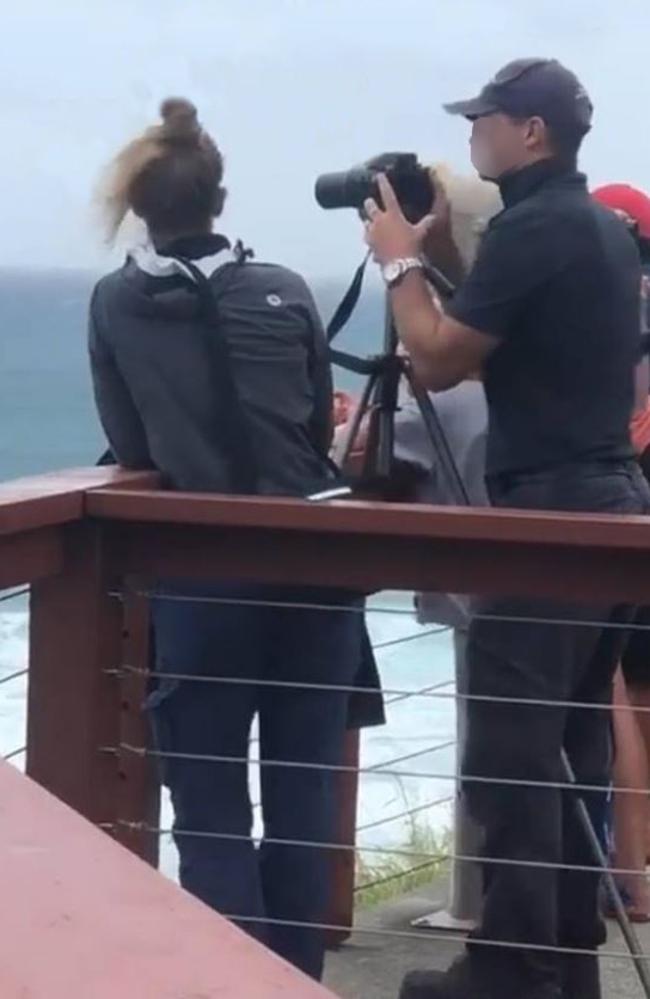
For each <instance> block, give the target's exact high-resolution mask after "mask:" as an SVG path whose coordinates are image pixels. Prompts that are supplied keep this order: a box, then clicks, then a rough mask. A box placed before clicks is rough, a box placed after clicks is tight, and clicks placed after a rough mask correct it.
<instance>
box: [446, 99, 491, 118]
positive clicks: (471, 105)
mask: <svg viewBox="0 0 650 999" xmlns="http://www.w3.org/2000/svg"><path fill="white" fill-rule="evenodd" d="M442 106H443V108H444V109H445V111H446V112H447V114H457V115H462V117H463V118H482V117H483V116H484V115H487V114H496V112H497V111H498V110H499V109H498V108H497V107H496V106H495V105H494V104H490V102H489V101H486V100H485V98H484V97H474V98H473V99H472V100H469V101H456V102H455V103H454V104H443V105H442Z"/></svg>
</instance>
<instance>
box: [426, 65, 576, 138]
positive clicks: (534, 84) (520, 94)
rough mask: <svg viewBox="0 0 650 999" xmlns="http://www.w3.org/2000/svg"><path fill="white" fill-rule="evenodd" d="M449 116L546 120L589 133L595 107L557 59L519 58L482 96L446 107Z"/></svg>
mask: <svg viewBox="0 0 650 999" xmlns="http://www.w3.org/2000/svg"><path fill="white" fill-rule="evenodd" d="M444 108H445V111H447V112H448V113H449V114H459V115H463V117H465V118H469V119H470V120H473V119H474V118H483V117H485V116H486V115H491V114H499V113H501V114H507V115H511V116H512V117H514V118H520V117H521V118H535V117H539V118H542V120H543V121H545V122H546V123H547V124H549V125H563V126H566V127H570V126H573V127H575V128H576V130H581V131H582V132H588V131H589V129H590V128H591V119H592V116H593V110H594V109H593V105H592V103H591V100H590V99H589V95H588V93H587V91H586V90H585V88H584V87H583V86H582V84H581V83H580V80H579V79H578V77H577V76H576V75H575V74H574V73H572V72H571V70H569V69H567V68H566V67H565V66H563V65H562V64H561V63H559V62H558V61H557V59H517V60H516V61H515V62H510V63H508V65H507V66H504V67H503V69H502V70H500V71H499V72H498V73H497V75H496V76H495V77H494V78H493V79H492V80H490V82H489V83H488V84H486V86H485V87H483V89H482V91H481V93H480V94H479V96H478V97H475V98H473V99H472V100H468V101H458V102H456V103H455V104H445V105H444Z"/></svg>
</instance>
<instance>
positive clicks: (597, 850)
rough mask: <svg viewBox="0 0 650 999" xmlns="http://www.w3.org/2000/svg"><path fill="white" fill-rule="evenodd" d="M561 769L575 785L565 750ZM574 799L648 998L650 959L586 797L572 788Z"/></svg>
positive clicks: (573, 774) (649, 994)
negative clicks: (645, 953) (642, 944)
mask: <svg viewBox="0 0 650 999" xmlns="http://www.w3.org/2000/svg"><path fill="white" fill-rule="evenodd" d="M562 770H563V771H564V777H565V780H566V782H567V784H571V785H575V783H576V777H575V773H574V771H573V767H572V765H571V761H570V759H569V757H568V756H567V753H566V751H565V750H564V749H563V750H562ZM572 794H573V799H574V803H575V807H576V812H577V815H578V818H579V820H580V824H581V826H582V828H583V830H584V833H585V836H586V837H587V840H588V842H589V846H590V848H591V852H592V854H593V857H594V862H595V864H596V865H597V866H598V867H600V868H601V869H602V872H603V877H604V879H605V884H606V886H607V891H608V893H609V894H610V897H611V899H612V901H613V904H614V912H615V913H616V922H617V923H618V925H619V926H620V928H621V933H622V934H623V937H624V938H625V943H626V944H627V947H628V949H629V951H630V954H631V955H632V957H633V959H634V965H635V967H636V970H637V973H638V976H639V979H640V981H641V986H642V988H643V991H644V993H645V995H646V997H647V999H650V969H649V968H648V962H647V958H646V957H645V955H644V953H643V948H642V946H641V941H640V940H639V937H638V935H637V933H636V930H635V929H634V927H633V926H632V923H631V922H630V920H629V918H628V914H627V912H626V911H625V906H624V904H623V899H622V898H621V893H620V891H619V890H618V885H617V884H616V880H615V878H614V876H613V875H612V874H611V873H610V872H609V870H608V863H607V857H606V856H605V852H604V850H603V848H602V845H601V842H600V840H599V839H598V833H597V832H596V830H595V829H594V824H593V822H592V821H591V816H590V814H589V811H588V809H587V806H586V804H585V802H584V798H583V797H582V795H581V794H580V792H579V791H573V792H572Z"/></svg>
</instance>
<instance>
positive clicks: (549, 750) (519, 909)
mask: <svg viewBox="0 0 650 999" xmlns="http://www.w3.org/2000/svg"><path fill="white" fill-rule="evenodd" d="M489 485H490V493H491V499H492V502H493V504H494V505H495V506H498V507H509V508H514V509H529V510H555V511H570V512H578V511H582V512H594V513H621V514H637V513H647V512H650V492H649V491H648V487H647V484H646V482H645V480H644V479H643V477H642V475H641V473H640V471H639V470H638V468H637V466H636V463H634V462H630V463H625V462H623V463H620V464H617V463H611V464H605V463H594V464H584V465H581V466H573V467H566V468H558V469H555V470H554V471H552V472H544V473H542V472H540V473H537V474H531V475H520V476H501V477H499V478H497V479H493V480H491V481H490V483H489ZM576 597H577V598H578V599H576V602H575V605H573V606H569V605H568V604H567V603H559V602H558V601H557V600H555V601H551V600H546V601H542V600H537V599H527V598H508V597H504V598H502V599H489V600H483V601H479V602H477V607H476V611H477V617H476V618H475V619H474V621H473V623H472V626H471V630H470V637H469V647H468V663H469V670H470V678H469V693H470V701H469V706H468V707H469V718H468V725H469V735H468V745H467V751H466V755H465V760H464V766H463V773H464V774H465V776H466V778H471V777H478V778H487V781H486V782H480V781H478V782H473V781H472V780H471V779H467V784H466V792H467V797H468V806H469V809H470V812H471V814H472V815H473V817H474V818H475V819H476V820H477V821H478V822H479V823H480V824H481V825H482V826H483V829H484V835H485V838H484V848H483V856H484V858H485V861H486V862H485V863H484V867H483V871H484V896H485V897H484V915H483V919H482V923H481V925H480V927H479V929H478V930H477V931H476V933H475V934H474V938H475V939H476V940H479V941H489V940H495V941H502V942H506V941H511V942H514V943H520V944H521V943H523V944H525V943H531V944H533V945H537V946H538V947H539V948H540V949H539V950H534V949H527V948H524V949H515V948H510V949H507V948H506V949H504V948H497V947H494V948H493V947H489V946H485V945H483V944H481V946H479V945H478V944H476V945H475V944H473V943H472V942H471V941H470V944H469V947H470V955H471V959H472V963H474V962H476V964H477V965H480V966H481V974H482V975H483V976H484V980H485V979H486V978H487V979H489V980H490V981H492V982H493V983H494V986H495V988H496V990H497V992H498V994H500V995H501V994H502V995H504V996H505V995H507V994H508V992H507V989H508V988H512V987H513V985H515V987H516V988H518V989H519V990H520V991H519V992H513V995H514V994H517V995H519V994H522V995H524V994H527V993H526V992H525V990H526V989H527V988H530V989H531V990H532V989H533V988H534V987H535V986H542V985H543V984H544V983H546V982H547V983H548V984H549V994H550V993H551V992H552V991H553V989H552V986H553V985H554V984H555V985H557V984H558V981H559V974H560V973H559V965H560V962H559V961H558V959H557V957H556V955H554V954H553V953H552V951H546V950H544V949H543V948H545V947H549V948H554V947H558V946H559V947H565V948H587V949H590V950H591V949H595V948H597V947H598V946H599V945H600V944H602V943H603V942H604V939H605V930H604V924H603V923H602V920H601V918H600V916H599V911H598V886H599V876H598V875H597V874H594V873H590V872H584V871H568V870H558V869H553V866H552V865H582V866H593V865H594V860H593V855H592V853H591V851H590V849H589V845H588V843H587V840H586V837H585V834H584V831H583V829H582V827H581V826H580V824H579V822H578V819H577V815H576V812H575V807H574V800H573V798H572V796H571V793H570V792H566V791H563V790H560V789H558V788H553V787H546V788H540V787H534V786H531V785H532V784H533V783H534V782H540V783H548V784H554V783H558V784H562V783H565V777H564V774H563V771H562V768H561V749H562V747H564V748H565V749H566V751H567V753H568V755H569V757H570V760H571V762H572V764H573V767H574V770H575V773H576V778H577V781H578V783H580V784H588V785H595V786H597V787H602V788H603V792H602V793H601V792H592V793H591V794H588V795H586V796H585V799H586V801H587V804H588V807H589V808H590V811H591V813H592V816H593V818H594V821H595V822H599V823H600V822H602V815H603V812H604V802H605V798H606V793H607V792H606V789H607V786H608V783H609V779H610V766H611V738H610V725H611V716H610V712H609V711H608V710H603V709H602V708H600V709H598V708H593V709H592V708H589V707H587V708H580V707H576V708H569V707H567V706H566V705H565V703H564V702H569V701H573V702H583V703H584V702H588V703H594V704H598V705H609V704H611V697H612V678H613V674H614V671H615V669H616V665H617V662H618V659H619V655H620V651H621V648H622V645H623V642H624V640H625V630H624V629H622V628H620V627H619V628H615V627H610V628H606V627H603V623H606V622H608V621H609V622H613V623H616V622H621V621H625V620H626V619H627V616H628V615H629V609H628V608H623V607H618V608H616V607H614V606H612V605H610V606H601V607H594V606H585V605H584V603H583V604H581V603H580V602H579V594H576ZM499 618H502V620H499ZM503 618H506V619H509V620H503ZM512 618H515V621H513V620H512ZM517 619H519V620H517ZM531 619H536V620H531ZM547 621H557V622H558V623H556V624H553V623H545V622H547ZM576 622H580V623H579V624H576ZM472 697H475V698H479V699H478V700H473V699H471V698H472ZM483 697H486V698H488V699H489V698H515V699H517V698H521V699H522V700H524V701H525V700H538V701H553V702H559V703H558V704H557V706H555V705H553V706H550V707H548V706H544V705H535V704H531V705H526V704H509V703H498V702H497V703H495V702H490V701H489V700H486V701H484V700H481V698H483ZM501 779H505V780H510V781H514V782H515V783H513V784H510V785H507V784H506V785H499V784H497V783H491V781H498V780H501ZM519 781H522V782H524V784H523V786H522V785H519V784H517V783H516V782H519ZM495 859H496V860H497V863H490V862H489V861H490V860H495ZM499 860H509V861H513V860H514V861H519V862H520V865H517V864H514V865H513V864H506V863H503V864H500V863H498V861H499ZM531 864H532V865H534V864H540V865H551V866H550V867H549V866H539V867H535V866H527V865H531ZM499 989H500V990H501V991H500V992H499V991H498V990H499ZM495 994H496V993H495Z"/></svg>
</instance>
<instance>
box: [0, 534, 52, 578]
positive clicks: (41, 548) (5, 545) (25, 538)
mask: <svg viewBox="0 0 650 999" xmlns="http://www.w3.org/2000/svg"><path fill="white" fill-rule="evenodd" d="M62 568H63V542H62V538H61V533H60V531H59V529H58V528H56V527H43V528H40V529H39V530H34V531H24V532H21V533H20V534H0V590H2V589H9V587H12V586H22V585H24V584H25V583H31V582H34V581H35V580H38V579H45V578H46V577H47V576H54V575H55V574H56V573H57V572H61V570H62Z"/></svg>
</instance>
